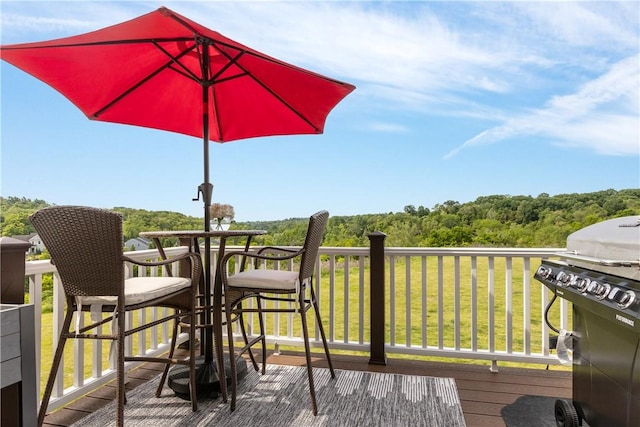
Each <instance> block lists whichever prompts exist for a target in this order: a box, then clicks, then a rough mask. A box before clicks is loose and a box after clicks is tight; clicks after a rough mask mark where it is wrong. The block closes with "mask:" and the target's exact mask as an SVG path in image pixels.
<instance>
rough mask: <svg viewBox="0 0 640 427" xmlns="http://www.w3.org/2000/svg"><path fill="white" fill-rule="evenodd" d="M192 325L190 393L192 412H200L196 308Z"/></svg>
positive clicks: (190, 340) (193, 312) (193, 308)
mask: <svg viewBox="0 0 640 427" xmlns="http://www.w3.org/2000/svg"><path fill="white" fill-rule="evenodd" d="M190 318H191V324H190V326H189V391H190V393H191V410H192V411H194V412H195V411H197V410H198V396H197V393H196V392H197V389H196V387H197V384H196V346H195V343H196V327H195V325H196V310H195V306H194V307H191V316H190ZM178 323H180V318H177V319H176V325H177V324H178ZM177 335H178V330H177V327H176V330H175V331H174V337H175V336H177ZM174 347H175V338H174ZM167 366H168V365H167Z"/></svg>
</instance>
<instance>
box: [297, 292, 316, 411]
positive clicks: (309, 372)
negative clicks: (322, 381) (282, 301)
mask: <svg viewBox="0 0 640 427" xmlns="http://www.w3.org/2000/svg"><path fill="white" fill-rule="evenodd" d="M306 312H307V311H306V310H305V308H304V301H302V302H301V305H300V318H301V320H302V334H303V338H304V352H305V355H306V357H307V375H308V376H309V392H310V393H311V407H312V409H313V415H318V404H317V403H316V389H315V386H314V382H313V367H312V366H311V349H310V348H309V329H308V328H307V314H306Z"/></svg>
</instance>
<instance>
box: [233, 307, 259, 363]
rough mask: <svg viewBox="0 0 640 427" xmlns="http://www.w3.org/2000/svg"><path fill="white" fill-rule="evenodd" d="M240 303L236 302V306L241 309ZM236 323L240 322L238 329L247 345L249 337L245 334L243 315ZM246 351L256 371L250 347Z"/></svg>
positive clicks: (254, 358)
mask: <svg viewBox="0 0 640 427" xmlns="http://www.w3.org/2000/svg"><path fill="white" fill-rule="evenodd" d="M241 304H242V303H238V308H239V309H240V310H242V305H241ZM238 323H240V331H241V332H242V338H243V339H244V345H248V344H249V337H248V336H247V329H246V327H245V326H244V316H240V317H239V318H238ZM247 351H248V352H249V358H250V359H251V363H252V364H253V369H255V371H256V372H257V371H258V369H259V368H258V362H256V357H255V356H254V355H253V351H251V347H249V348H248V349H247Z"/></svg>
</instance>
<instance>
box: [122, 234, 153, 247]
mask: <svg viewBox="0 0 640 427" xmlns="http://www.w3.org/2000/svg"><path fill="white" fill-rule="evenodd" d="M149 245H151V240H149V239H145V238H144V237H132V238H131V239H129V240H127V241H126V242H124V246H125V248H130V247H132V246H133V248H134V249H136V250H138V249H149Z"/></svg>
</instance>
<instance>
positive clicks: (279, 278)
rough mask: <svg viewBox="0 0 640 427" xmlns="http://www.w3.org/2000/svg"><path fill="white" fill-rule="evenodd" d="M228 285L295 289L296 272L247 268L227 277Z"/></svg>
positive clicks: (285, 289)
mask: <svg viewBox="0 0 640 427" xmlns="http://www.w3.org/2000/svg"><path fill="white" fill-rule="evenodd" d="M227 283H228V285H229V286H230V287H236V288H254V289H279V290H283V291H291V292H295V291H296V286H297V284H298V273H297V272H295V271H282V270H247V271H243V272H242V273H238V274H234V275H233V276H231V277H229V279H228V280H227Z"/></svg>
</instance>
